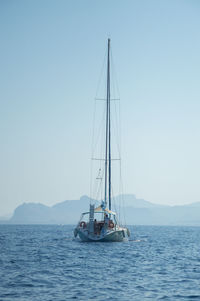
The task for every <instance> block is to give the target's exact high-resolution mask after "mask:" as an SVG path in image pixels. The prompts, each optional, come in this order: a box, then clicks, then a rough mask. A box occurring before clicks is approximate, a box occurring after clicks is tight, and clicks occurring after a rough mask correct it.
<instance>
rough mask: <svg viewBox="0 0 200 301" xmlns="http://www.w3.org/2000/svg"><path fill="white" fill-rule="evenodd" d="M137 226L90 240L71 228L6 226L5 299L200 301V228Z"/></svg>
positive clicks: (0, 285)
mask: <svg viewBox="0 0 200 301" xmlns="http://www.w3.org/2000/svg"><path fill="white" fill-rule="evenodd" d="M130 230H131V240H130V241H128V242H118V243H83V242H80V241H79V240H78V239H74V238H73V227H72V226H62V225H54V226H52V225H49V226H48V225H0V301H11V300H12V301H25V300H26V301H33V300H34V301H37V300H41V301H50V300H52V301H64V300H139V301H142V300H172V301H173V300H200V228H199V227H166V226H163V227H158V226H155V227H154V226H131V227H130Z"/></svg>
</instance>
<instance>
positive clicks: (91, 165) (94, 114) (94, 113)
mask: <svg viewBox="0 0 200 301" xmlns="http://www.w3.org/2000/svg"><path fill="white" fill-rule="evenodd" d="M95 116H96V101H95V102H94V112H93V120H92V145H91V150H92V156H93V154H94V128H95ZM92 171H93V163H92V162H90V197H91V196H92V195H91V193H92V177H93V173H92ZM90 203H91V201H90Z"/></svg>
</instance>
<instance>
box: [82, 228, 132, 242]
mask: <svg viewBox="0 0 200 301" xmlns="http://www.w3.org/2000/svg"><path fill="white" fill-rule="evenodd" d="M78 236H79V237H80V239H81V240H82V241H85V242H121V241H126V240H128V232H127V229H126V228H124V229H119V230H113V231H110V232H107V233H106V234H104V235H90V234H88V232H87V231H82V230H78Z"/></svg>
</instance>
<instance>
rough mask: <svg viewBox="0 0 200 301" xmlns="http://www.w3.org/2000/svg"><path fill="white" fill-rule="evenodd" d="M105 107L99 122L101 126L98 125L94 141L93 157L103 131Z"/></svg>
mask: <svg viewBox="0 0 200 301" xmlns="http://www.w3.org/2000/svg"><path fill="white" fill-rule="evenodd" d="M104 115H105V108H104V112H103V115H102V119H101V121H100V123H99V127H98V130H97V138H96V141H94V148H93V154H92V157H93V156H94V153H95V150H96V148H97V145H98V141H99V140H100V136H101V131H102V125H104V118H105V116H104Z"/></svg>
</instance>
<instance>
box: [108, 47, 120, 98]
mask: <svg viewBox="0 0 200 301" xmlns="http://www.w3.org/2000/svg"><path fill="white" fill-rule="evenodd" d="M110 58H111V64H112V70H113V74H115V82H116V88H117V93H118V96H119V98H121V97H120V91H119V85H118V79H117V73H116V69H115V64H114V59H113V54H112V49H111V51H110Z"/></svg>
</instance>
